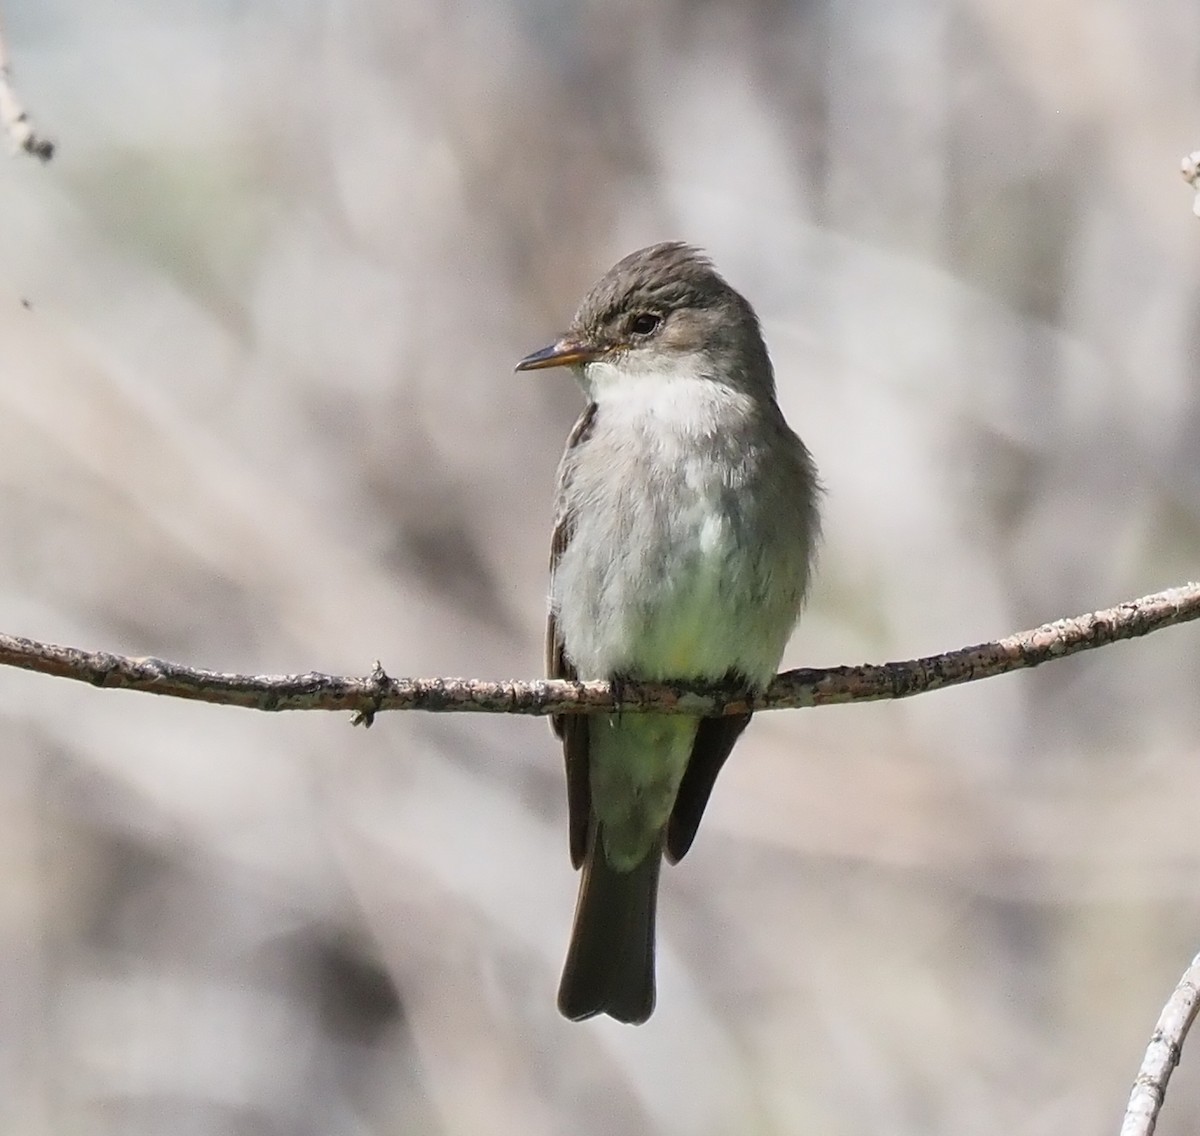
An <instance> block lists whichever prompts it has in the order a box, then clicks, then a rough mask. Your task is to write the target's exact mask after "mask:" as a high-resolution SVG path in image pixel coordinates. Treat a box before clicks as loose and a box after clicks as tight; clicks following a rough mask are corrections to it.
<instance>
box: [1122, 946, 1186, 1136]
mask: <svg viewBox="0 0 1200 1136" xmlns="http://www.w3.org/2000/svg"><path fill="white" fill-rule="evenodd" d="M1198 1008H1200V955H1197V956H1196V957H1195V958H1194V959H1192V965H1191V966H1189V967H1188V968H1187V970H1185V971H1184V972H1183V977H1182V978H1181V979H1180V980H1179V985H1178V986H1176V987H1175V992H1174V993H1173V994H1172V995H1171V997H1170V999H1168V1001H1167V1004H1166V1005H1165V1006H1164V1007H1163V1012H1162V1013H1161V1014H1160V1015H1159V1018H1158V1024H1157V1025H1156V1026H1155V1027H1154V1033H1153V1034H1151V1035H1150V1044H1149V1045H1148V1046H1147V1047H1146V1056H1145V1057H1143V1058H1142V1067H1141V1068H1140V1069H1139V1070H1138V1075H1137V1078H1136V1079H1135V1080H1134V1082H1133V1092H1131V1093H1130V1094H1129V1105H1128V1107H1127V1108H1126V1109H1125V1120H1124V1121H1123V1122H1122V1124H1121V1136H1154V1126H1155V1125H1156V1124H1157V1123H1158V1113H1159V1110H1160V1109H1161V1108H1162V1106H1163V1100H1164V1099H1165V1098H1166V1095H1167V1082H1168V1081H1169V1080H1170V1079H1171V1073H1172V1072H1173V1071H1174V1069H1175V1066H1176V1065H1178V1064H1179V1055H1180V1052H1181V1051H1182V1049H1183V1040H1184V1038H1186V1037H1187V1032H1188V1030H1189V1029H1191V1026H1192V1022H1193V1021H1195V1020H1196V1010H1197V1009H1198Z"/></svg>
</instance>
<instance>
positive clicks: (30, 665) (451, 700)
mask: <svg viewBox="0 0 1200 1136" xmlns="http://www.w3.org/2000/svg"><path fill="white" fill-rule="evenodd" d="M1198 617H1200V584H1186V585H1184V586H1183V587H1179V588H1172V589H1170V590H1169V591H1165V592H1159V593H1157V594H1156V595H1152V596H1143V597H1142V598H1141V599H1137V600H1129V601H1128V602H1126V603H1123V604H1119V605H1118V606H1117V607H1113V608H1108V609H1107V610H1105V611H1097V612H1093V613H1092V614H1091V615H1080V616H1077V617H1076V618H1074V619H1060V620H1058V621H1057V622H1056V623H1047V624H1045V625H1044V626H1042V627H1037V628H1034V629H1033V630H1032V631H1023V632H1021V633H1020V634H1017V635H1010V636H1008V637H1007V638H1005V639H998V640H996V641H995V642H992V643H981V644H979V645H978V646H975V647H964V648H962V649H961V650H957V651H950V652H947V653H946V654H942V655H931V656H928V657H926V658H922V659H910V660H908V661H906V662H899V663H882V664H873V663H867V664H864V665H863V666H857V667H829V668H827V669H813V668H808V667H805V668H802V669H800V670H794V671H787V672H786V673H784V674H781V675H779V676H778V677H777V678H776V679H775V681H774V682H773V683H771V685H770V687H769V688H768V689H767V690H766V691H765V692H763V693H762V694H761V695H758V696H756V697H753V698H747V697H746V695H745V693H744V692H738V691H731V690H729V689H727V688H724V687H707V688H705V687H689V686H684V685H677V684H659V683H623V684H622V686H621V691H620V709H621V710H623V711H629V712H636V711H649V712H654V713H659V714H702V715H710V716H717V715H725V714H744V713H745V712H746V711H747V710H786V709H794V708H797V707H801V706H829V705H833V704H834V703H840V702H869V701H873V700H877V699H881V698H907V697H909V696H911V695H914V694H921V693H923V692H924V691H927V690H939V689H941V688H942V687H945V686H957V685H958V684H959V683H964V682H974V681H975V680H976V679H981V678H990V677H991V676H992V675H999V674H1005V673H1007V672H1008V671H1016V670H1022V669H1024V668H1026V667H1036V666H1040V665H1041V664H1042V663H1045V662H1049V661H1050V660H1051V659H1061V658H1065V657H1066V656H1067V655H1074V654H1075V653H1077V652H1079V651H1089V650H1092V649H1093V648H1095V647H1103V646H1105V645H1106V644H1108V643H1114V642H1116V641H1117V640H1118V639H1133V638H1136V637H1138V636H1141V635H1149V634H1150V633H1151V632H1152V631H1158V630H1159V629H1160V628H1163V627H1170V626H1171V625H1172V624H1176V623H1185V622H1187V621H1188V620H1192V619H1196V618H1198ZM0 666H7V667H18V668H20V669H22V670H27V671H37V672H38V673H39V674H48V675H56V676H58V677H60V678H70V679H75V680H77V681H79V682H87V683H91V684H92V685H93V686H101V687H120V688H122V689H125V690H140V691H143V692H145V693H147V694H162V695H166V696H168V697H170V698H186V699H191V700H192V701H197V702H213V703H217V704H219V705H222V706H243V707H246V708H248V709H252V710H353V711H356V712H357V715H358V718H357V719H356V720H357V721H362V722H365V723H366V724H367V725H370V723H371V720H372V718H373V717H374V716H375V714H376V713H377V712H379V711H381V710H433V711H467V710H470V711H476V712H480V713H486V714H534V715H545V714H601V713H609V712H611V711H612V710H614V709H615V708H616V707H617V704H616V703H615V702H614V700H613V694H612V691H611V689H610V687H609V684H608V683H607V682H563V681H559V680H543V681H535V682H486V681H482V680H479V679H465V678H425V679H422V678H391V677H390V676H389V675H387V674H386V673H385V672H384V670H383V668H382V667H381V666H380V665H379V663H376V664H375V669H374V670H373V672H372V673H371V674H370V675H367V676H365V677H362V678H354V677H348V676H342V675H328V674H319V673H316V672H312V671H310V672H309V673H308V674H300V675H238V674H221V673H218V672H216V671H204V670H195V669H193V668H191V667H185V666H181V665H180V664H178V663H170V662H165V661H164V660H162V659H155V658H128V657H126V656H123V655H113V654H109V653H108V652H106V651H83V650H80V649H79V648H77V647H59V646H55V645H53V644H50V643H38V642H35V641H34V640H32V639H21V638H17V637H16V636H12V635H0Z"/></svg>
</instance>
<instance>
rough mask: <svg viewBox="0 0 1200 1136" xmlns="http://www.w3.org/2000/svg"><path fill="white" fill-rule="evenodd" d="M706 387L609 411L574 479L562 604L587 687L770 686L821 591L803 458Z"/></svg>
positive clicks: (568, 472)
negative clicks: (663, 682) (614, 681)
mask: <svg viewBox="0 0 1200 1136" xmlns="http://www.w3.org/2000/svg"><path fill="white" fill-rule="evenodd" d="M703 388H704V389H703V390H701V391H699V392H697V391H695V390H678V389H676V390H672V391H667V392H665V395H666V396H667V397H666V405H664V402H663V398H662V397H661V396H660V398H659V399H658V401H657V402H654V403H651V404H650V405H649V406H645V405H642V406H639V405H637V404H636V403H633V404H630V403H629V402H625V403H624V405H623V406H622V407H621V408H620V409H619V410H618V411H616V412H615V413H612V414H609V413H607V411H608V407H606V406H601V407H600V408H599V411H598V413H597V417H596V423H595V427H594V429H593V432H592V435H591V437H590V438H589V439H588V440H587V442H586V443H584V444H582V445H580V446H579V447H578V448H577V450H576V452H575V453H574V456H573V457H572V458H571V460H570V463H569V467H568V468H565V469H564V494H565V502H564V503H565V504H566V506H567V508H568V509H569V511H570V513H571V515H572V518H573V522H574V524H573V532H572V536H571V539H570V542H569V544H568V546H567V548H566V549H565V550H564V553H563V555H562V557H561V559H560V561H559V564H558V566H557V570H556V572H555V575H554V579H553V583H552V602H553V604H554V606H555V609H556V618H557V621H558V630H559V634H560V635H561V636H562V638H563V643H564V647H565V650H566V653H567V655H568V657H569V658H570V659H571V660H572V661H573V662H574V664H575V666H576V669H577V671H578V673H579V674H580V676H581V677H607V676H608V675H611V674H624V675H628V676H631V677H644V678H648V679H668V678H706V679H713V680H715V679H719V678H722V677H723V676H724V675H725V674H726V673H727V672H729V671H731V670H733V671H737V672H739V673H740V674H742V675H744V676H745V677H747V678H748V679H750V680H751V681H753V682H756V683H762V682H766V681H767V680H768V679H769V678H770V677H771V676H772V675H773V674H774V673H775V670H776V668H777V667H778V664H779V659H780V657H781V656H782V653H783V649H784V647H785V646H786V643H787V640H788V637H789V636H790V634H791V631H792V627H793V625H794V623H795V620H796V616H797V614H798V612H799V608H800V604H801V601H802V599H803V594H804V589H805V585H806V582H807V577H808V561H809V540H810V535H811V534H810V532H809V529H810V522H809V518H810V514H811V493H812V489H811V485H810V484H808V483H806V482H805V477H806V471H807V466H805V465H804V463H803V462H800V461H798V460H797V459H798V455H803V449H802V447H800V443H799V442H798V440H797V439H796V438H795V437H794V435H792V434H791V432H790V431H788V430H787V429H786V427H783V432H782V433H777V432H768V433H767V435H766V441H765V442H760V441H756V440H755V435H756V433H757V434H761V433H762V431H761V430H759V431H757V432H756V431H754V430H753V426H754V421H753V419H752V418H751V417H749V415H750V414H752V413H753V412H754V411H755V409H756V408H755V407H753V405H748V404H746V403H745V402H744V400H742V401H736V400H731V401H728V402H727V403H725V404H722V403H721V402H720V399H721V397H723V395H722V392H721V391H720V390H718V391H717V392H716V395H715V396H714V392H713V389H712V388H713V384H703ZM697 395H699V399H698V398H697V397H696V396H697ZM736 398H737V399H741V396H736ZM714 403H715V405H714ZM681 408H682V409H681ZM776 413H777V412H776ZM780 425H782V422H781V421H780ZM793 447H794V448H795V451H796V452H793Z"/></svg>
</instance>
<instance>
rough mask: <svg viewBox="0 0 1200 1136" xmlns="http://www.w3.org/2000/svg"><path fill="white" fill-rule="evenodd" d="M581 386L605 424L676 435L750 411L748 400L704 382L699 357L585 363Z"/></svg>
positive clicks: (623, 358)
mask: <svg viewBox="0 0 1200 1136" xmlns="http://www.w3.org/2000/svg"><path fill="white" fill-rule="evenodd" d="M583 385H584V388H585V390H586V391H587V393H588V395H589V396H590V397H591V399H592V401H593V402H595V403H596V404H597V405H598V406H599V407H601V408H602V409H603V410H604V412H605V418H606V419H607V420H608V421H610V422H612V421H613V420H614V419H618V420H619V419H645V418H652V419H654V421H655V422H656V423H657V424H658V425H659V426H660V427H662V428H666V429H670V428H672V427H674V428H675V429H677V430H679V431H680V432H682V433H694V432H703V431H705V430H707V429H711V427H712V424H713V422H714V419H715V418H716V416H717V414H718V413H723V414H728V413H729V412H730V411H731V410H732V409H733V408H735V407H741V408H744V409H746V410H748V409H749V408H750V399H749V398H748V397H747V396H746V395H744V394H742V393H741V392H740V391H735V390H733V389H732V388H731V387H728V386H726V385H725V384H724V383H719V382H716V381H714V380H713V379H711V378H710V377H709V376H708V373H707V371H706V367H705V360H704V357H703V356H701V355H699V354H692V355H675V354H672V355H670V356H667V357H663V356H661V355H654V354H651V353H645V354H642V353H639V352H631V353H630V354H628V355H623V356H621V357H620V358H619V359H618V361H616V362H610V361H608V360H605V359H597V360H595V361H594V362H592V363H589V364H588V365H587V367H586V369H585V373H584V376H583Z"/></svg>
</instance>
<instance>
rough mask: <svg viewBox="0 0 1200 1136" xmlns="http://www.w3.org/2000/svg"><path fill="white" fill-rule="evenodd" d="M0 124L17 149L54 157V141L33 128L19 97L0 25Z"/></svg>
mask: <svg viewBox="0 0 1200 1136" xmlns="http://www.w3.org/2000/svg"><path fill="white" fill-rule="evenodd" d="M0 126H3V128H4V130H5V132H6V133H7V134H8V136H9V138H11V139H12V144H13V149H14V150H15V151H21V150H24V151H25V153H27V154H32V155H33V156H34V157H35V158H40V159H41V160H42V161H43V162H48V161H50V159H51V158H53V157H54V143H53V142H52V141H51V140H50V139H49V138H46V137H44V136H43V135H41V134H38V133H37V132H36V131H35V130H34V129H33V124H32V123H31V122H30V121H29V115H28V114H26V113H25V108H24V107H23V106H22V105H21V100H20V99H19V98H17V92H16V90H15V88H14V87H13V84H12V70H11V68H10V66H9V62H8V48H7V47H6V46H5V43H4V28H3V27H2V26H0Z"/></svg>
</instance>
